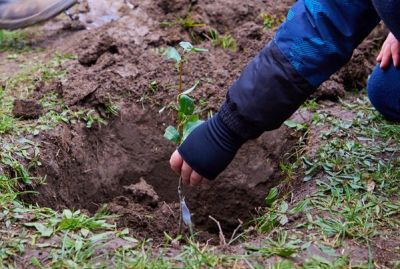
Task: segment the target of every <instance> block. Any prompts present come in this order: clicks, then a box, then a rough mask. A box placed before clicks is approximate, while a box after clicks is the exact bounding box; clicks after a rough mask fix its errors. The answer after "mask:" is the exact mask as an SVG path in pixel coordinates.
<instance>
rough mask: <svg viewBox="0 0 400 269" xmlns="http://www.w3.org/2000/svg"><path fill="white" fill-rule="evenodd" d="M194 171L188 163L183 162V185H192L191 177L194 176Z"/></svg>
mask: <svg viewBox="0 0 400 269" xmlns="http://www.w3.org/2000/svg"><path fill="white" fill-rule="evenodd" d="M192 171H193V169H192V168H191V167H190V166H189V165H188V164H187V163H186V162H183V165H182V171H181V176H182V183H183V184H184V185H189V184H190V175H191V174H192Z"/></svg>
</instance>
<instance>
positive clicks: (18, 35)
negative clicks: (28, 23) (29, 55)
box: [0, 30, 28, 51]
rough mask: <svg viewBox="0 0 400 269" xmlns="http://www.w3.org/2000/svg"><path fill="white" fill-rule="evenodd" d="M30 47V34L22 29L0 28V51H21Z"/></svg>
mask: <svg viewBox="0 0 400 269" xmlns="http://www.w3.org/2000/svg"><path fill="white" fill-rule="evenodd" d="M27 48H28V35H27V33H26V32H22V31H6V30H0V51H6V50H13V51H21V50H24V49H27Z"/></svg>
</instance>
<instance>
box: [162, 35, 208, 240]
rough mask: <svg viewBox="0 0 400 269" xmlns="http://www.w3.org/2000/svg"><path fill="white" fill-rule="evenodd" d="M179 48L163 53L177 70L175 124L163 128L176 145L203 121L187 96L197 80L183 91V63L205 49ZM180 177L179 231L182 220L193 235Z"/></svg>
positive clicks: (197, 83)
mask: <svg viewBox="0 0 400 269" xmlns="http://www.w3.org/2000/svg"><path fill="white" fill-rule="evenodd" d="M179 46H180V50H181V52H179V51H178V50H177V49H175V48H173V47H169V48H167V49H166V50H165V51H164V53H163V55H164V57H165V58H166V59H167V60H172V61H173V62H175V68H176V70H177V72H178V95H177V97H176V104H175V109H176V111H177V120H176V126H172V125H170V126H168V127H167V128H166V130H165V134H164V137H165V138H166V139H168V140H170V141H172V142H174V143H175V144H176V145H180V144H181V143H182V142H183V141H184V140H185V139H186V137H187V136H188V135H189V134H190V133H191V132H192V131H193V130H194V129H195V128H196V127H197V126H199V125H200V124H201V123H202V122H203V121H202V120H200V118H199V115H198V114H197V113H196V105H195V103H194V100H193V99H192V98H191V97H190V96H189V95H190V93H192V92H193V91H194V90H195V89H196V88H197V86H198V85H199V81H196V82H195V83H194V85H193V86H192V87H191V88H189V89H187V90H185V91H183V79H182V76H183V73H184V70H185V69H184V68H185V64H187V63H188V59H189V55H190V54H193V53H199V52H206V51H207V50H206V49H202V48H195V47H193V45H192V44H191V43H189V42H181V43H179ZM181 185H182V178H180V179H179V185H178V196H179V201H180V211H181V216H180V222H179V233H180V231H181V227H182V222H184V223H185V224H186V225H187V226H188V227H189V230H190V233H191V235H193V229H192V221H191V214H190V211H189V208H188V207H187V205H186V202H185V197H184V196H183V194H182V190H181Z"/></svg>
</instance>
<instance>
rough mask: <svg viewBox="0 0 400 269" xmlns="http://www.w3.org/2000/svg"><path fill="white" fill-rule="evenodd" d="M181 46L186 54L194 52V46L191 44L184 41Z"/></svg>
mask: <svg viewBox="0 0 400 269" xmlns="http://www.w3.org/2000/svg"><path fill="white" fill-rule="evenodd" d="M179 46H181V48H182V49H183V50H184V51H185V52H190V51H192V50H193V45H192V44H191V43H190V42H186V41H182V42H180V43H179Z"/></svg>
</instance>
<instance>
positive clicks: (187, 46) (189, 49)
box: [179, 41, 208, 52]
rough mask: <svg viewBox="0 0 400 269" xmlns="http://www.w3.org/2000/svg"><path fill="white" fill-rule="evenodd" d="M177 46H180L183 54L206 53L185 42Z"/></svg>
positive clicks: (204, 50)
mask: <svg viewBox="0 0 400 269" xmlns="http://www.w3.org/2000/svg"><path fill="white" fill-rule="evenodd" d="M179 46H181V48H182V49H183V50H184V51H185V52H206V51H208V50H207V49H203V48H195V47H193V45H192V44H191V43H190V42H185V41H182V42H181V43H179Z"/></svg>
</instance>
